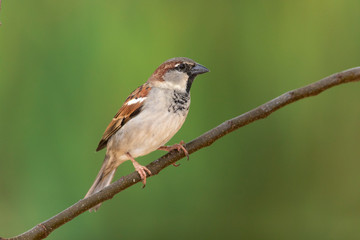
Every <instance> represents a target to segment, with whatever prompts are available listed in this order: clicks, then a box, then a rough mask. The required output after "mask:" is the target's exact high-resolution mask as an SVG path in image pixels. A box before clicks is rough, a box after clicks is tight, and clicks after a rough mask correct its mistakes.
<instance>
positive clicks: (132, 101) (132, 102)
mask: <svg viewBox="0 0 360 240" xmlns="http://www.w3.org/2000/svg"><path fill="white" fill-rule="evenodd" d="M145 99H146V97H142V98H134V99H131V100H130V101H128V102H127V103H126V105H132V104H135V103H141V102H142V101H144V100H145Z"/></svg>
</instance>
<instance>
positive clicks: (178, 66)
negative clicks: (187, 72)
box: [175, 63, 186, 71]
mask: <svg viewBox="0 0 360 240" xmlns="http://www.w3.org/2000/svg"><path fill="white" fill-rule="evenodd" d="M175 67H176V69H177V70H179V71H183V70H184V69H185V68H186V66H185V64H184V63H179V64H177V65H176V66H175Z"/></svg>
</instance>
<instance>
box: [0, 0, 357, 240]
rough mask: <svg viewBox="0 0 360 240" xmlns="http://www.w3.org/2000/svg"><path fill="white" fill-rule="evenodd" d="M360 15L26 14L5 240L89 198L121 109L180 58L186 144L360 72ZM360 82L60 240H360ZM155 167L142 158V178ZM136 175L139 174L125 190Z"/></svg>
mask: <svg viewBox="0 0 360 240" xmlns="http://www.w3.org/2000/svg"><path fill="white" fill-rule="evenodd" d="M359 9H360V2H359V1H357V0H354V1H351V0H344V1H313V0H311V1H310V0H305V1H280V0H273V1H209V0H206V1H205V0H204V1H92V0H91V1H90V0H86V1H85V0H78V1H69V0H64V1H46V0H39V1H18V0H3V1H2V10H1V13H0V20H1V22H2V26H1V27H0V134H1V137H0V146H1V147H0V236H2V237H10V236H14V235H17V234H20V233H22V232H24V231H25V230H28V229H30V228H31V227H33V226H35V225H36V224H38V223H40V222H42V221H44V220H46V219H48V218H49V217H51V216H53V215H55V214H56V213H58V212H60V211H61V210H63V209H65V208H67V207H68V206H70V205H72V204H73V203H75V202H77V201H78V200H79V199H81V198H82V197H83V196H84V194H85V193H86V192H87V190H88V188H89V187H90V186H91V184H92V182H93V180H94V178H95V176H96V174H97V172H98V170H99V169H100V165H101V163H102V160H103V156H104V151H102V152H99V153H96V152H95V148H96V146H97V143H98V141H99V139H100V137H101V135H102V133H103V131H104V129H105V128H106V126H107V124H108V123H109V121H110V120H111V118H112V117H113V115H114V114H115V113H116V112H117V110H118V108H119V107H120V106H121V104H122V102H123V101H124V99H125V98H126V97H127V96H128V94H129V93H130V92H131V91H132V90H134V89H135V88H136V87H137V86H139V85H141V84H142V83H143V82H145V81H146V80H147V78H148V77H149V76H150V75H151V73H152V72H153V71H154V70H155V68H156V67H157V66H158V65H159V64H161V63H162V62H163V61H165V60H166V59H169V58H172V57H175V56H186V57H190V58H193V59H194V60H196V61H198V62H199V63H201V64H203V65H205V66H207V67H208V68H209V69H211V72H210V73H209V74H205V75H202V76H200V77H198V78H197V79H196V81H195V83H194V85H193V87H192V105H191V110H190V113H189V115H188V119H187V121H186V122H185V124H184V126H183V128H182V129H181V131H179V133H178V134H177V135H176V136H175V137H174V138H173V139H172V140H171V141H170V143H176V142H179V141H180V140H185V141H190V140H192V139H194V138H195V137H197V136H198V135H200V134H202V133H203V132H205V131H207V130H209V129H211V128H212V127H215V126H216V125H218V124H220V123H221V122H223V121H225V120H226V119H229V118H232V117H235V116H237V115H239V114H241V113H244V112H246V111H248V110H250V109H252V108H254V107H256V106H258V105H260V104H262V103H264V102H266V101H268V100H270V99H272V98H274V97H276V96H278V95H280V94H282V93H284V92H286V91H288V90H291V89H294V88H297V87H301V86H303V85H306V84H309V83H311V82H313V81H316V80H319V79H321V78H323V77H325V76H328V75H330V74H332V73H335V72H338V71H342V70H345V69H348V68H351V67H355V66H359V65H360V28H359V23H360V14H359ZM359 142H360V83H352V84H347V85H343V86H339V87H335V88H333V89H331V90H329V91H326V92H324V93H322V94H321V95H319V96H317V97H314V98H309V99H305V100H302V101H299V102H296V103H294V104H291V105H289V106H287V107H286V108H283V109H281V110H279V111H277V112H276V113H274V114H273V115H271V116H270V117H268V118H267V119H265V120H261V121H257V122H255V123H253V124H251V125H248V126H246V127H244V128H241V129H239V130H238V131H236V132H234V133H232V134H230V135H228V136H226V137H224V138H222V139H221V140H219V141H218V142H216V143H215V144H214V145H212V146H211V147H209V148H206V149H203V150H201V151H199V152H196V153H195V154H193V155H191V158H190V161H186V160H182V161H180V163H181V167H178V168H174V167H169V168H167V169H165V170H164V171H163V172H162V173H161V174H160V175H158V176H156V177H153V178H150V179H149V180H148V185H147V187H146V188H145V189H141V185H140V184H137V185H136V186H133V187H131V188H130V189H127V190H126V191H124V192H122V193H120V194H119V195H117V196H116V197H115V198H114V199H112V200H111V201H108V202H106V203H104V204H103V206H102V207H101V208H100V211H98V212H97V213H95V214H94V213H92V214H90V213H85V214H82V215H81V216H79V217H78V218H76V219H75V220H73V221H71V222H69V223H67V224H66V225H64V226H62V227H61V228H59V229H58V230H56V231H55V232H53V233H52V234H51V235H50V236H49V239H219V238H220V239H277V240H281V239H284V240H285V239H295V240H296V239H317V240H321V239H327V240H328V239H360V175H359V169H360V147H359ZM162 154H163V152H159V151H157V152H155V153H152V154H150V155H148V156H145V157H142V158H141V159H138V160H139V162H140V163H142V164H147V163H149V162H151V161H153V160H155V159H156V158H158V157H160V156H161V155H162ZM132 171H133V167H132V165H131V163H130V162H127V163H124V164H123V165H121V167H120V168H119V171H118V173H117V175H116V178H119V177H120V176H122V175H125V174H128V173H130V172H132Z"/></svg>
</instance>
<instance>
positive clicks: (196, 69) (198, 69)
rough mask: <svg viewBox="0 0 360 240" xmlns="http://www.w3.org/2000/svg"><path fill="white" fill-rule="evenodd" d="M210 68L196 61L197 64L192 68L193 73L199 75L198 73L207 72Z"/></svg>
mask: <svg viewBox="0 0 360 240" xmlns="http://www.w3.org/2000/svg"><path fill="white" fill-rule="evenodd" d="M209 71H210V70H209V69H207V68H206V67H204V66H203V65H200V64H198V63H196V65H195V66H194V67H193V68H192V69H191V70H190V72H191V75H198V74H203V73H207V72H209Z"/></svg>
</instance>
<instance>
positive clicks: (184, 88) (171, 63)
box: [85, 57, 209, 211]
mask: <svg viewBox="0 0 360 240" xmlns="http://www.w3.org/2000/svg"><path fill="white" fill-rule="evenodd" d="M207 72H209V69H207V68H206V67H204V66H203V65H201V64H199V63H196V62H195V61H194V60H191V59H189V58H186V57H176V58H171V59H169V60H167V61H165V62H164V63H162V64H161V65H160V66H159V67H158V68H157V69H156V70H155V72H154V73H153V74H152V75H151V76H150V78H149V79H148V80H147V81H146V82H145V83H144V84H143V85H141V86H139V87H138V88H137V89H135V90H134V91H133V92H132V93H131V94H130V95H129V97H128V98H126V100H125V102H124V104H123V105H122V107H121V108H120V109H119V111H118V112H117V113H116V115H115V116H114V118H113V119H112V120H111V122H110V123H109V125H108V126H107V128H106V130H105V132H104V134H103V136H102V138H101V140H100V142H99V144H98V147H97V149H96V151H100V150H102V149H104V148H106V154H105V158H104V161H103V164H102V166H101V169H100V171H99V173H98V175H97V177H96V179H95V181H94V183H93V185H92V186H91V188H90V189H89V191H88V192H87V194H86V195H85V198H87V197H89V196H91V195H92V194H94V193H96V192H99V191H100V190H102V189H103V188H105V187H106V186H108V185H110V183H111V181H112V179H113V177H114V174H115V171H116V169H117V168H118V167H119V165H120V164H122V163H123V162H125V161H127V160H131V162H132V164H133V166H134V168H135V170H136V171H137V172H138V173H139V175H140V177H141V179H142V183H143V186H145V185H146V176H147V174H149V176H150V175H151V171H150V170H149V169H148V168H147V167H145V166H142V165H140V164H139V163H138V162H137V161H136V160H135V158H137V157H140V156H144V155H147V154H149V153H151V152H153V151H155V150H164V151H171V150H174V149H177V150H178V151H181V150H182V151H184V153H185V155H186V156H187V157H188V152H187V150H186V149H185V148H184V146H183V144H184V142H183V141H181V142H180V143H179V144H174V145H172V146H165V145H164V144H166V143H167V142H168V141H169V140H170V139H171V138H172V137H173V136H174V135H175V134H176V133H177V132H178V131H179V129H180V128H181V126H182V125H183V123H184V122H185V119H186V117H187V114H188V112H189V107H190V88H191V86H192V84H193V81H194V79H195V77H196V76H197V75H199V74H203V73H207ZM174 165H175V166H177V165H176V164H174ZM100 205H101V204H98V205H96V206H95V207H93V208H92V209H90V211H96V210H97V209H98V208H99V207H100Z"/></svg>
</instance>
